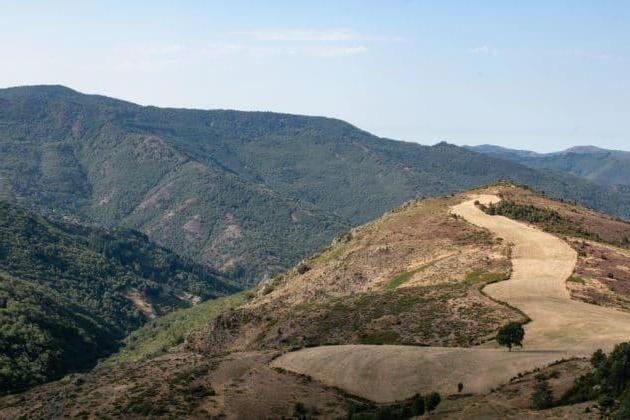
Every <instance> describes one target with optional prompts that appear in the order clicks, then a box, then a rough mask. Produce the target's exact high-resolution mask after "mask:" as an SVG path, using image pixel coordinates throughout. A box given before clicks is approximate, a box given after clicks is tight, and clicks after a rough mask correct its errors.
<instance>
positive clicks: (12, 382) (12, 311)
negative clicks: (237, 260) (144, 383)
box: [0, 201, 236, 393]
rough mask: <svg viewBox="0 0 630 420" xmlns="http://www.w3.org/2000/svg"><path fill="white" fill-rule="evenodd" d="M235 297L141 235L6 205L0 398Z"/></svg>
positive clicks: (0, 242)
mask: <svg viewBox="0 0 630 420" xmlns="http://www.w3.org/2000/svg"><path fill="white" fill-rule="evenodd" d="M235 290H236V288H235V287H234V286H232V285H230V284H229V283H227V282H226V281H225V280H224V279H223V278H222V277H221V276H220V275H218V274H216V273H213V272H212V271H210V270H209V269H208V268H205V267H202V266H200V265H198V264H196V263H192V262H189V261H184V260H182V259H181V258H179V257H177V256H175V255H174V254H172V253H171V252H170V251H168V250H166V249H164V248H161V247H159V246H157V245H155V244H153V243H151V242H149V240H148V239H147V237H146V236H145V235H144V234H142V233H139V232H135V231H130V230H125V229H114V230H104V229H97V228H88V227H84V226H81V225H77V224H74V223H68V222H60V221H53V220H51V219H48V218H44V217H41V216H38V215H36V214H34V213H32V212H29V211H26V210H24V209H22V208H20V207H18V206H15V205H13V204H9V203H6V202H2V201H0V393H4V392H7V391H13V390H18V389H22V388H26V387H29V386H31V385H34V384H37V383H41V382H44V381H47V380H50V379H54V378H57V377H59V376H61V375H63V374H65V373H66V372H69V371H75V370H80V369H84V368H86V367H89V366H90V365H91V364H93V363H94V362H95V361H96V359H98V358H99V357H102V356H105V355H107V354H109V353H111V352H112V351H114V350H115V349H116V348H117V347H118V345H119V343H120V340H121V339H122V338H123V337H125V336H126V335H127V334H128V333H129V332H131V331H132V330H134V329H136V328H138V327H140V326H141V325H143V324H144V323H145V322H146V321H147V320H148V319H150V318H152V317H155V316H159V315H162V314H166V313H169V312H171V311H173V310H174V309H178V308H186V307H189V306H191V304H192V302H193V301H197V300H199V299H211V298H215V297H218V296H221V295H224V294H227V293H231V292H234V291H235Z"/></svg>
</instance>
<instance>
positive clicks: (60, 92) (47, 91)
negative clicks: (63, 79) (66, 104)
mask: <svg viewBox="0 0 630 420" xmlns="http://www.w3.org/2000/svg"><path fill="white" fill-rule="evenodd" d="M0 93H7V94H12V95H18V96H28V95H46V96H74V95H78V94H79V92H77V91H76V90H72V89H70V88H69V87H66V86H62V85H31V86H16V87H10V88H6V89H0Z"/></svg>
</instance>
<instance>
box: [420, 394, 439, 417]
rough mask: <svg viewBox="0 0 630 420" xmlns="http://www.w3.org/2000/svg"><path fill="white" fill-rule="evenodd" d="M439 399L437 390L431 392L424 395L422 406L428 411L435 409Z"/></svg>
mask: <svg viewBox="0 0 630 420" xmlns="http://www.w3.org/2000/svg"><path fill="white" fill-rule="evenodd" d="M441 401H442V397H440V394H439V393H437V392H432V393H430V394H429V395H427V396H425V397H424V407H425V409H426V411H427V412H429V413H430V412H432V411H433V410H435V409H436V408H437V406H438V405H440V402H441Z"/></svg>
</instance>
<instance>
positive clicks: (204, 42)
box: [0, 0, 630, 152]
mask: <svg viewBox="0 0 630 420" xmlns="http://www.w3.org/2000/svg"><path fill="white" fill-rule="evenodd" d="M97 3H98V4H97ZM0 36H1V41H0V87H9V86H17V85H32V84H62V85H66V86H68V87H71V88H73V89H76V90H78V91H81V92H85V93H96V94H102V95H107V96H112V97H116V98H120V99H125V100H129V101H132V102H136V103H140V104H143V105H156V106H170V107H185V108H203V109H217V108H221V109H239V110H262V111H277V112H287V113H294V114H306V115H323V116H328V117H333V118H339V119H343V120H346V121H348V122H350V123H352V124H354V125H356V126H358V127H359V128H362V129H364V130H367V131H370V132H372V133H374V134H377V135H379V136H383V137H388V138H393V139H397V140H406V141H415V142H419V143H422V144H434V143H437V142H439V141H448V142H450V143H455V144H460V145H463V144H469V145H475V144H484V143H490V144H498V145H502V146H506V147H512V148H520V149H529V150H536V151H540V152H548V151H557V150H561V149H565V148H567V147H570V146H575V145H586V144H592V145H596V146H600V147H606V148H615V149H623V150H630V2H628V1H622V0H620V1H616V2H613V1H606V0H598V1H579V0H574V1H561V0H554V1H548V0H547V1H535V0H530V1H510V0H505V1H471V0H469V1H448V0H445V1H411V0H407V1H396V0H391V1H381V2H373V1H369V0H364V1H340V0H337V1H330V2H329V1H326V0H318V1H315V2H313V1H309V2H306V1H298V0H294V1H265V2H262V1H258V2H253V1H251V2H245V1H238V0H232V1H229V2H228V1H224V2H218V1H184V0H180V1H160V0H152V1H133V2H130V1H100V2H85V1H63V0H58V1H55V2H50V1H46V2H44V1H41V2H37V1H30V0H21V1H19V2H15V1H5V0H0Z"/></svg>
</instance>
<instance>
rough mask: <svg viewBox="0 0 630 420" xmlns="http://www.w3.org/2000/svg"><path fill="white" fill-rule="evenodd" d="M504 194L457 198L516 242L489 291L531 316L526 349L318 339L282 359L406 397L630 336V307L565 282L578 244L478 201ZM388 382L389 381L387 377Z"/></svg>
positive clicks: (468, 213)
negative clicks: (582, 295)
mask: <svg viewBox="0 0 630 420" xmlns="http://www.w3.org/2000/svg"><path fill="white" fill-rule="evenodd" d="M499 200H500V199H499V198H498V197H497V196H495V195H478V196H473V197H470V199H469V200H467V201H465V202H463V203H461V204H458V205H456V206H453V208H452V212H453V213H454V214H457V215H458V216H460V217H463V218H464V219H466V220H467V221H469V222H470V223H472V224H474V225H476V226H478V227H481V228H485V229H488V230H489V231H490V232H492V233H493V234H494V235H496V236H497V237H500V238H502V239H503V240H504V241H507V242H509V243H512V244H513V249H512V276H511V278H510V279H509V280H507V281H503V282H498V283H493V284H490V285H488V286H486V287H485V289H484V292H485V293H486V294H488V295H489V296H491V297H492V298H494V299H496V300H499V301H502V302H505V303H507V304H509V305H511V306H513V307H516V308H518V309H520V310H521V311H523V312H524V313H525V314H527V316H529V317H530V318H531V322H530V323H529V324H528V325H527V326H526V337H525V341H524V348H523V350H517V351H514V352H512V354H510V353H508V352H507V351H505V350H497V349H492V348H489V347H492V344H487V345H483V346H480V347H477V348H472V349H466V348H435V347H433V348H424V347H402V346H388V347H362V346H338V347H319V348H312V349H305V350H301V351H298V352H292V353H288V354H286V355H284V356H282V357H281V358H279V359H277V360H276V361H274V365H275V366H279V367H282V368H285V369H288V370H292V371H295V372H299V373H303V374H307V375H311V376H313V377H314V378H316V379H318V380H321V381H322V382H324V383H327V384H330V385H335V386H339V387H341V388H343V389H346V390H347V391H348V392H351V393H354V394H356V395H360V396H363V397H366V398H369V399H371V400H374V401H381V402H384V401H392V400H396V399H398V400H400V399H403V398H407V397H409V396H411V395H413V394H415V393H417V392H427V391H432V390H438V391H442V392H449V390H453V389H455V388H456V385H457V383H459V382H463V383H464V384H469V385H468V387H469V389H470V390H471V391H473V392H486V391H488V390H490V388H493V387H497V386H500V385H501V384H504V383H506V382H508V381H509V379H510V378H511V377H513V376H514V375H515V374H516V373H518V372H520V371H524V370H531V369H534V368H537V367H542V366H545V365H547V364H549V363H551V362H553V361H556V360H559V359H563V358H570V357H575V356H578V357H580V356H588V355H590V354H591V353H592V352H593V351H594V350H596V349H597V348H603V349H604V350H606V351H608V350H610V349H611V348H612V347H613V346H614V345H615V344H616V343H619V342H621V341H626V340H628V339H630V315H629V314H627V313H624V312H621V311H616V310H613V309H610V308H606V307H602V306H596V305H590V304H587V303H584V302H578V301H575V300H572V299H571V296H570V294H569V292H568V290H567V288H566V285H565V282H566V280H567V279H568V278H569V277H570V276H571V275H572V273H573V271H574V268H575V264H576V260H577V254H576V252H575V251H574V250H573V249H572V248H571V247H570V246H569V245H568V244H567V243H566V242H565V241H563V240H561V239H559V238H558V237H556V236H553V235H551V234H548V233H545V232H543V231H541V230H539V229H538V228H535V227H533V226H528V225H526V224H524V223H520V222H516V221H514V220H511V219H508V218H506V217H503V216H489V215H487V214H486V213H484V212H482V211H481V210H480V209H479V208H477V206H476V205H475V201H479V202H481V203H485V204H489V203H490V202H493V201H499ZM385 384H386V385H385Z"/></svg>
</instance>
